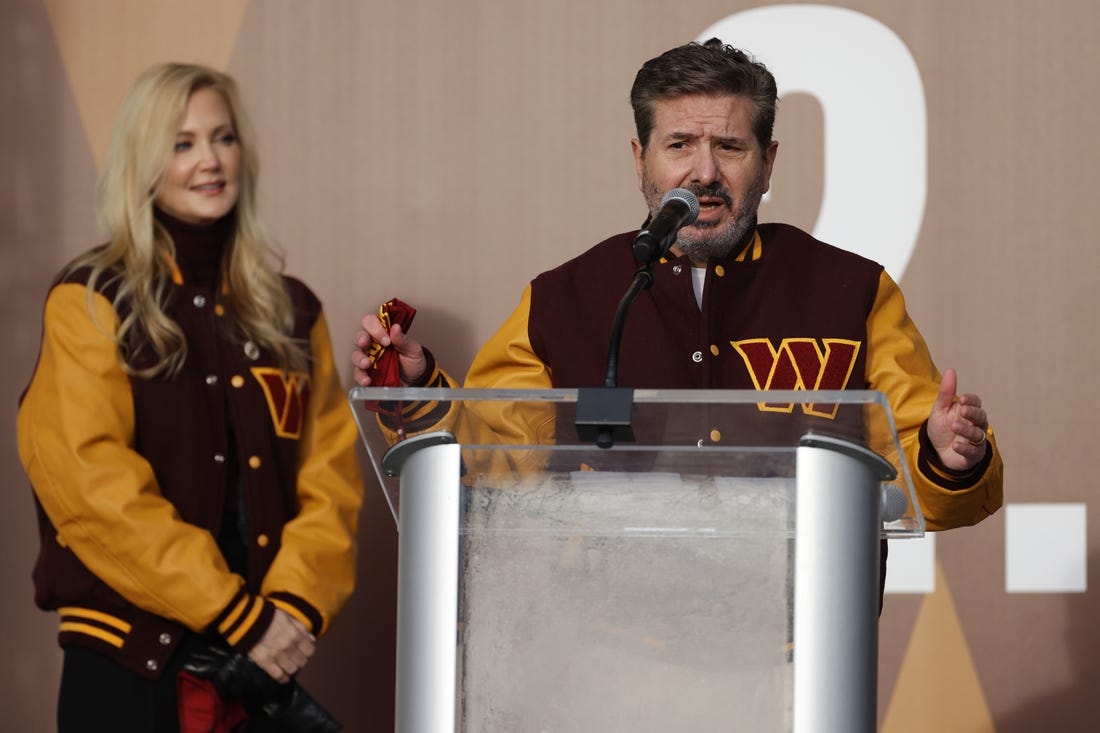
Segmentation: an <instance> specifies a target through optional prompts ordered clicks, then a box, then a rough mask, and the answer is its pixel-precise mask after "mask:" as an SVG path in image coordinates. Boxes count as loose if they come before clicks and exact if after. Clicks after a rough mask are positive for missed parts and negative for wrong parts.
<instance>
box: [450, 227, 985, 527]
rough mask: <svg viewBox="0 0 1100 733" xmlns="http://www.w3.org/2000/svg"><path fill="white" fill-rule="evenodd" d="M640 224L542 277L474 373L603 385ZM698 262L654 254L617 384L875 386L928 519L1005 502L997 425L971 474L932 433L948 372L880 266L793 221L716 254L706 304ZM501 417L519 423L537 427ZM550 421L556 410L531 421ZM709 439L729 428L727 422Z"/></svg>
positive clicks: (481, 378) (479, 383)
mask: <svg viewBox="0 0 1100 733" xmlns="http://www.w3.org/2000/svg"><path fill="white" fill-rule="evenodd" d="M634 236H635V233H634V232H630V233H626V234H620V235H618V236H615V237H612V238H610V239H608V240H606V241H604V242H602V243H600V244H598V245H596V246H595V247H593V248H592V249H590V250H588V251H587V252H585V253H584V254H582V255H580V256H579V257H576V258H575V259H573V260H570V261H569V262H566V263H565V264H563V265H561V266H560V267H557V268H555V269H553V270H550V271H548V272H545V273H543V274H541V275H539V276H538V277H537V278H535V280H534V281H533V282H532V283H531V284H530V286H529V287H528V288H527V289H526V290H525V291H524V293H523V296H522V298H521V301H520V304H519V307H518V308H517V309H516V310H515V311H514V312H513V313H512V315H511V316H510V317H509V319H508V320H507V321H506V322H505V323H504V325H503V326H502V327H501V328H500V330H499V331H498V332H497V333H496V334H495V335H494V336H493V337H492V338H491V339H490V340H489V341H488V342H487V343H486V344H485V346H484V347H483V348H482V349H481V351H480V353H479V354H478V355H477V357H476V358H475V360H474V363H473V365H472V366H471V368H470V371H469V373H468V375H467V378H466V383H465V385H466V386H467V387H471V388H486V389H507V388H514V389H538V388H546V387H559V388H560V387H581V386H599V385H601V384H603V378H604V370H605V367H606V360H607V344H608V343H609V341H610V331H611V324H612V320H613V316H614V313H615V309H616V307H617V305H618V303H619V300H620V299H621V298H622V295H623V293H624V292H625V291H626V288H627V286H628V285H629V283H630V280H631V277H632V275H633V273H634V271H635V270H636V269H637V263H636V262H635V260H634V257H633V253H632V244H633V240H634ZM691 266H692V265H691V262H690V260H689V259H688V258H687V257H682V256H681V257H677V258H675V259H666V260H662V261H661V262H660V263H658V264H657V265H656V266H655V268H654V282H653V285H652V287H650V288H649V289H648V290H645V291H643V292H642V293H641V295H639V297H638V299H637V300H636V301H635V302H634V304H633V306H632V308H631V311H630V314H629V316H628V318H627V321H626V327H625V331H624V334H623V339H622V348H621V352H620V353H621V356H620V359H619V384H620V385H622V386H627V387H635V388H664V389H686V388H698V389H707V388H710V389H782V390H788V389H829V390H839V389H871V390H878V391H881V392H883V393H884V394H885V395H886V396H887V398H888V399H889V401H890V404H891V409H892V411H893V413H894V418H895V422H896V425H897V428H898V432H899V434H900V438H901V443H902V448H903V450H904V451H905V453H906V459H907V460H908V462H909V465H910V466H911V467H912V468H913V481H914V484H915V486H916V489H917V491H918V495H919V498H920V501H921V508H922V510H923V512H924V515H925V518H926V520H927V525H928V528H929V529H931V530H939V529H947V528H949V527H956V526H962V525H969V524H974V523H976V522H979V521H981V520H982V519H984V518H985V517H986V516H988V515H989V514H991V513H993V512H994V511H996V510H997V508H998V507H1000V505H1001V502H1002V474H1003V468H1002V462H1001V458H1000V455H999V453H998V451H997V447H996V441H995V440H994V436H993V432H992V430H990V431H989V433H988V437H989V446H990V448H989V451H988V453H987V456H986V459H985V460H984V461H983V462H982V463H980V464H979V465H978V466H976V467H975V468H974V469H973V470H971V471H970V472H968V473H966V474H965V475H959V474H956V473H954V472H951V471H948V470H946V469H945V468H944V467H942V466H941V465H940V464H939V460H938V456H937V455H936V454H935V451H934V450H933V449H932V448H931V445H930V443H928V442H927V437H926V436H925V435H924V431H923V425H924V422H925V420H926V418H927V417H928V414H929V412H930V411H931V408H932V405H933V403H934V402H935V400H936V396H937V394H938V390H939V383H940V374H939V372H938V370H937V369H936V367H935V365H934V364H933V362H932V358H931V356H930V355H929V353H928V348H927V346H926V345H925V342H924V339H923V338H922V337H921V335H920V333H919V331H918V330H917V328H916V326H914V324H913V322H912V321H911V320H910V318H909V316H908V314H907V312H906V309H905V302H904V300H903V298H902V294H901V291H900V290H899V289H898V287H897V285H896V284H895V283H894V281H893V280H892V279H891V278H890V276H889V275H888V274H887V273H886V272H885V271H884V270H883V268H882V266H881V265H878V264H877V263H875V262H872V261H870V260H868V259H865V258H863V257H860V256H858V255H855V254H852V253H850V252H846V251H844V250H841V249H838V248H836V247H832V246H830V245H827V244H824V243H822V242H819V241H817V240H815V239H813V238H812V237H811V236H809V235H808V234H806V233H804V232H802V231H800V230H798V229H796V228H794V227H791V226H787V225H782V224H764V225H760V226H759V227H758V229H757V233H756V236H755V238H754V239H753V241H752V242H751V243H750V244H749V245H748V246H747V247H746V249H745V251H743V252H741V253H740V254H738V255H737V256H735V257H732V258H728V259H725V260H711V261H710V263H708V266H707V272H706V281H705V288H704V293H703V301H702V307H701V308H700V307H699V306H698V305H697V304H696V299H695V293H694V289H693V286H692V275H691ZM520 417H522V416H520V415H518V414H514V413H511V414H502V415H500V416H496V417H494V418H493V419H494V421H497V422H499V421H503V422H505V423H506V422H507V421H508V420H509V419H519V418H520ZM494 427H495V428H496V430H497V431H498V432H502V433H509V432H512V433H515V434H517V435H520V434H522V433H524V432H525V431H528V430H530V429H531V428H532V426H531V425H527V426H520V425H516V426H510V425H506V424H500V425H495V426H494ZM554 429H555V427H554V421H553V420H545V421H543V422H541V423H539V424H538V425H536V426H534V430H535V431H536V432H538V431H549V432H550V433H552V431H553V430H554ZM724 437H725V438H727V439H728V436H724ZM699 439H700V440H701V441H702V442H703V443H706V442H711V441H714V440H716V439H717V440H722V439H723V436H722V431H713V432H712V433H710V434H708V435H700V436H699ZM537 440H538V442H546V443H550V442H553V435H552V434H545V435H543V434H541V432H540V434H539V435H538V438H537ZM703 443H701V444H703Z"/></svg>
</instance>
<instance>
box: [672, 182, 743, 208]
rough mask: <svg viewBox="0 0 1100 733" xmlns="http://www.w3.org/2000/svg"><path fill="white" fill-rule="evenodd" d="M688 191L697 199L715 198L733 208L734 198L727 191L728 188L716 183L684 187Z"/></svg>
mask: <svg viewBox="0 0 1100 733" xmlns="http://www.w3.org/2000/svg"><path fill="white" fill-rule="evenodd" d="M684 188H686V189H687V190H689V191H691V192H692V193H693V194H695V196H696V197H697V198H703V197H704V196H705V197H707V198H715V199H722V201H723V202H724V203H725V204H726V206H733V197H732V196H730V192H729V191H727V190H726V187H725V186H723V185H722V184H721V183H719V182H717V181H715V182H713V183H709V184H707V185H705V186H703V185H700V184H694V185H691V186H684Z"/></svg>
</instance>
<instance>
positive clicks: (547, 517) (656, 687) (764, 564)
mask: <svg viewBox="0 0 1100 733" xmlns="http://www.w3.org/2000/svg"><path fill="white" fill-rule="evenodd" d="M577 398H578V395H577V392H576V391H573V390H547V391H540V392H532V391H499V392H498V391H489V390H434V389H420V390H416V389H408V390H386V389H360V390H353V391H352V395H351V399H352V404H353V407H354V409H355V413H356V419H357V420H358V421H359V425H360V429H361V431H362V433H363V437H364V440H365V442H366V444H367V447H368V451H369V452H370V454H371V458H372V462H373V463H374V465H375V468H376V471H377V476H378V479H379V482H380V483H381V484H382V486H383V489H384V490H385V492H386V495H387V499H388V501H389V504H390V507H391V509H392V510H393V511H394V514H395V517H396V516H398V515H399V513H400V506H401V481H400V464H401V460H402V458H401V455H400V454H401V452H402V451H403V450H412V449H414V448H415V444H416V443H417V442H423V444H424V445H432V444H434V443H436V442H447V441H450V440H453V441H454V442H457V443H458V444H459V446H460V453H461V467H460V472H461V478H460V481H459V485H460V489H459V491H460V497H459V511H458V514H459V516H458V519H457V522H458V525H459V526H458V532H457V542H458V545H459V548H458V564H459V568H458V597H457V599H456V602H455V606H456V608H455V644H456V654H455V657H454V658H455V660H456V662H455V664H456V669H455V680H456V685H455V686H456V689H455V711H456V713H455V717H456V720H455V728H454V729H455V730H461V731H479V732H485V733H489V732H491V731H542V730H546V731H593V730H599V731H608V732H610V731H631V732H632V733H636V732H638V731H668V730H677V731H712V730H745V731H788V730H791V720H792V694H793V693H792V687H793V680H794V673H793V665H792V657H793V652H792V647H793V627H794V622H793V619H794V611H793V598H794V586H795V578H794V568H795V559H794V553H795V544H796V536H797V527H796V521H795V520H796V501H795V496H796V455H797V450H798V446H799V445H800V444H805V443H806V438H807V436H810V437H811V439H812V438H813V437H814V436H817V437H819V438H822V439H826V440H827V439H840V440H843V441H848V442H851V443H853V444H856V445H861V446H866V447H867V448H869V449H870V450H872V451H873V452H874V453H875V454H877V455H879V456H882V457H883V458H885V459H886V460H887V461H888V462H889V464H890V465H891V466H893V467H894V471H893V472H894V473H896V476H894V477H893V478H889V479H886V480H884V481H883V482H882V486H881V487H880V488H881V490H882V492H883V496H886V495H888V494H889V495H892V496H893V499H894V501H893V505H894V506H895V508H896V510H895V511H894V514H895V515H896V516H890V517H887V518H886V519H887V521H884V522H883V524H882V527H881V528H880V529H881V535H882V536H895V537H904V536H919V535H920V534H922V533H923V529H924V528H923V521H922V519H921V516H920V512H919V507H918V506H917V504H916V497H915V494H914V492H913V490H912V484H911V481H910V480H909V474H908V467H907V466H906V465H905V463H904V457H903V454H902V452H901V450H900V447H899V446H898V444H897V438H896V432H895V431H894V429H893V423H892V417H891V416H890V412H889V409H888V406H887V405H886V404H885V402H884V401H883V398H882V395H880V394H878V393H873V392H831V393H823V392H814V393H808V392H752V391H747V392H746V391H730V390H718V391H660V390H655V391H641V390H639V391H636V392H635V393H634V395H633V410H632V413H631V415H630V418H629V426H628V427H629V429H628V430H624V429H623V426H613V427H612V430H613V433H614V437H615V439H614V440H613V441H612V445H611V447H609V448H601V447H597V446H596V445H595V444H594V443H592V442H591V441H590V440H587V439H585V440H582V439H581V437H579V435H580V434H582V433H584V432H585V431H584V429H583V427H582V430H581V431H578V427H577V424H576V423H577V413H578V405H577ZM810 399H812V400H813V401H812V402H811V401H809V400H810ZM581 412H582V413H583V412H584V408H583V405H582V409H581ZM589 437H590V433H589ZM420 488H421V490H426V491H428V492H430V491H431V490H432V489H431V487H420ZM876 490H878V488H876ZM899 500H900V501H899ZM875 501H876V502H877V501H878V499H877V497H876V499H875ZM902 506H904V509H901V508H900V507H902ZM876 531H879V530H876Z"/></svg>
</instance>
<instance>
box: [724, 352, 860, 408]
mask: <svg viewBox="0 0 1100 733" xmlns="http://www.w3.org/2000/svg"><path fill="white" fill-rule="evenodd" d="M730 344H731V345H732V346H733V348H734V349H736V350H737V353H739V354H740V355H741V358H742V359H744V361H745V366H746V367H747V368H748V370H749V374H750V375H751V376H752V382H753V384H754V385H755V386H756V388H757V389H761V390H764V389H783V390H818V389H830V390H840V389H844V388H845V387H847V386H848V380H849V379H850V378H851V376H852V369H853V368H854V367H855V364H856V356H857V355H858V354H859V347H860V342H859V341H850V340H848V339H822V340H821V343H820V344H819V343H818V341H817V340H816V339H812V338H788V339H783V341H782V343H780V344H779V348H776V347H774V346H772V343H771V341H769V340H768V339H746V340H744V341H731V342H730ZM821 344H824V350H823V349H822V347H821ZM760 409H761V410H767V411H772V412H791V411H792V410H793V409H794V404H793V403H787V404H769V403H762V404H761V405H760ZM802 411H803V412H805V413H806V414H807V415H815V416H817V417H827V418H834V417H836V413H837V405H820V406H819V405H813V404H803V405H802Z"/></svg>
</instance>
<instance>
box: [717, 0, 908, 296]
mask: <svg viewBox="0 0 1100 733" xmlns="http://www.w3.org/2000/svg"><path fill="white" fill-rule="evenodd" d="M714 36H717V37H718V38H721V39H722V40H723V41H725V42H726V43H728V44H730V45H732V46H736V47H738V48H744V49H746V50H748V51H750V52H752V53H753V54H754V55H755V56H756V57H757V58H758V59H759V60H761V61H763V62H764V63H765V64H766V65H767V66H768V68H769V69H771V70H772V73H774V74H775V77H776V80H777V82H778V85H779V95H780V97H782V96H783V95H784V94H791V93H796V92H802V93H805V94H809V95H812V96H813V97H815V98H816V99H817V100H818V102H819V103H820V104H821V108H822V110H823V112H824V119H825V130H824V140H825V150H824V162H825V181H824V184H825V185H824V193H823V196H822V198H823V200H822V202H821V213H820V215H819V217H818V220H817V226H816V227H815V229H814V232H813V234H814V236H815V237H817V238H818V239H821V240H823V241H825V242H829V243H830V244H835V245H837V246H838V247H843V248H845V249H848V250H851V251H853V252H858V253H859V254H861V255H863V256H865V257H869V258H871V259H873V260H875V261H877V262H879V263H881V264H882V265H883V266H885V267H886V270H887V272H889V273H890V274H891V276H893V278H894V279H895V280H900V279H901V276H902V274H903V273H904V272H905V266H906V265H907V264H908V263H909V257H910V255H911V254H912V252H913V248H914V247H915V246H916V243H917V237H918V236H919V234H920V227H921V220H922V219H923V218H924V203H925V198H926V195H927V190H928V123H927V113H926V110H925V103H924V85H923V84H922V83H921V78H920V72H919V71H918V70H917V64H916V61H914V60H913V56H912V54H910V53H909V49H908V48H906V46H905V44H904V43H903V42H902V40H901V39H900V38H898V36H897V34H895V33H894V32H893V31H892V30H890V29H889V28H887V27H886V26H885V25H883V24H882V23H880V22H879V21H877V20H875V19H873V18H870V17H868V16H866V15H864V14H862V13H858V12H855V11H853V10H847V9H844V8H834V7H827V6H824V5H770V6H764V7H760V8H754V9H752V10H746V11H743V12H740V13H735V14H733V15H730V16H728V17H726V18H723V19H722V20H720V21H718V22H717V23H715V24H714V25H712V26H711V27H710V28H708V29H707V30H706V31H704V32H703V33H702V34H701V35H700V36H699V40H700V41H704V40H706V39H708V38H712V37H714ZM780 160H782V156H780ZM780 165H781V164H780ZM777 175H782V174H781V173H777Z"/></svg>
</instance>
